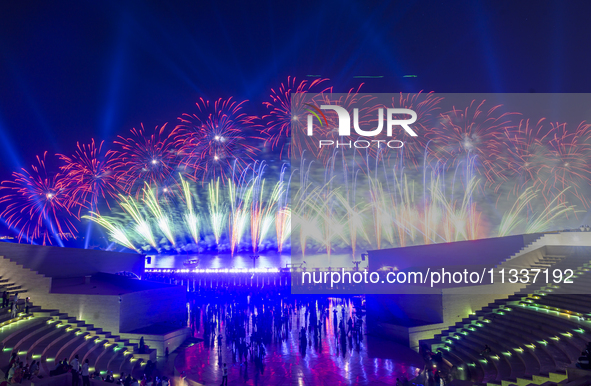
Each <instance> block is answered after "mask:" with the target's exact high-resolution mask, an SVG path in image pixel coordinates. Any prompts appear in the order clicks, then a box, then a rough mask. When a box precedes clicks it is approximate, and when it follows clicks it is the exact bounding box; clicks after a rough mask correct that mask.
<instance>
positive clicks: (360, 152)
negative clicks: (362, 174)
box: [314, 83, 385, 171]
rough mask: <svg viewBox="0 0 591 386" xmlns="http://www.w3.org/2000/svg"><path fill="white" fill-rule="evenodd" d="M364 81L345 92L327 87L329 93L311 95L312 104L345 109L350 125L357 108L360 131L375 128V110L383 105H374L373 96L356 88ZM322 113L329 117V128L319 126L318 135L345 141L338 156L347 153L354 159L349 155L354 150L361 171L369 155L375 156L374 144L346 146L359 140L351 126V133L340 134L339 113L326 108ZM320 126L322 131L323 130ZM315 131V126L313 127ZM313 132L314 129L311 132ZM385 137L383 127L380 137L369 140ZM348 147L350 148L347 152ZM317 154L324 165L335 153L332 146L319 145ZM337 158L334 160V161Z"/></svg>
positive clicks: (316, 143) (370, 156) (315, 142)
mask: <svg viewBox="0 0 591 386" xmlns="http://www.w3.org/2000/svg"><path fill="white" fill-rule="evenodd" d="M362 86H363V83H362V84H360V85H359V87H357V89H351V90H349V92H348V93H342V94H341V93H334V94H333V93H332V89H329V90H328V92H323V93H322V94H319V95H317V96H316V97H315V98H314V104H316V105H335V106H340V107H343V108H344V109H345V110H347V111H348V112H349V115H350V117H351V119H352V120H351V125H353V124H354V120H355V116H354V109H358V117H357V122H358V124H359V128H360V129H362V130H365V131H367V130H371V129H370V128H369V127H371V128H372V129H373V128H375V126H376V124H377V121H378V116H379V115H378V110H379V108H381V107H383V106H382V105H379V104H377V102H376V98H375V97H374V96H372V95H369V94H362V93H360V92H359V91H360V90H361V87H362ZM324 114H325V116H326V117H327V120H328V127H326V128H320V129H321V132H322V134H321V136H322V139H324V140H330V141H333V142H334V143H337V142H338V143H342V144H345V147H341V148H339V152H338V153H340V154H341V155H349V157H348V158H350V159H351V158H353V157H351V156H350V155H351V154H352V153H351V151H354V152H355V153H357V154H356V155H355V160H356V163H357V164H358V165H359V166H361V168H362V170H364V171H365V170H367V169H366V167H367V166H368V161H369V159H370V158H372V159H375V157H376V156H377V155H378V153H379V152H378V149H377V148H376V147H369V148H367V149H366V148H362V147H359V148H356V147H349V146H348V144H349V143H351V144H352V143H353V142H355V141H356V140H358V139H361V138H360V137H359V135H358V134H357V132H356V131H355V130H354V129H352V130H351V134H350V135H348V136H340V134H339V120H338V114H336V113H335V112H334V111H331V110H327V111H325V112H324ZM322 129H323V130H322ZM315 130H316V128H315ZM314 133H316V131H315V132H314ZM382 137H384V138H385V130H382V136H381V137H379V138H378V137H372V138H371V139H372V140H375V139H382ZM314 145H315V146H316V147H317V146H318V141H317V140H316V141H314ZM348 149H351V151H346V150H348ZM316 152H317V157H318V158H319V159H320V160H321V161H322V163H323V164H326V163H327V162H329V161H330V160H331V159H333V158H334V157H333V156H334V155H335V154H336V153H335V148H334V147H322V148H320V149H317V150H316ZM335 161H336V160H335Z"/></svg>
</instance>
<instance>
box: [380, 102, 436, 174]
mask: <svg viewBox="0 0 591 386" xmlns="http://www.w3.org/2000/svg"><path fill="white" fill-rule="evenodd" d="M442 100H443V98H442V97H438V96H435V95H434V94H433V93H422V92H419V93H414V94H403V93H400V95H399V96H398V97H395V98H394V97H393V98H392V106H391V107H393V108H402V109H410V110H413V111H414V112H415V113H416V114H417V120H416V122H415V123H414V124H413V130H415V131H416V132H417V134H418V136H417V137H410V136H406V137H405V138H404V147H403V148H402V149H401V151H399V152H394V154H395V155H396V159H397V161H398V166H399V167H411V166H412V167H413V168H418V167H419V165H421V164H422V161H424V159H423V158H424V157H426V156H427V155H429V154H431V153H429V145H428V144H429V140H431V139H432V138H434V137H435V136H434V133H433V130H434V128H435V126H436V125H435V119H436V118H437V117H438V110H439V109H440V107H439V103H440V102H441V101H442ZM390 153H392V152H390ZM388 158H389V159H390V157H388Z"/></svg>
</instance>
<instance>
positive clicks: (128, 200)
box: [119, 195, 156, 248]
mask: <svg viewBox="0 0 591 386" xmlns="http://www.w3.org/2000/svg"><path fill="white" fill-rule="evenodd" d="M119 198H120V202H119V205H121V208H123V210H124V211H125V212H126V213H127V214H129V215H130V216H131V217H132V218H133V221H134V222H135V227H134V228H135V231H136V233H137V234H138V235H139V236H140V237H141V238H142V239H143V240H144V241H146V242H147V243H148V244H150V245H151V246H152V247H153V248H156V241H155V240H154V234H153V233H152V228H151V227H150V223H149V222H148V220H146V219H145V217H144V215H143V213H142V210H141V209H140V206H139V204H138V203H137V201H135V200H134V199H133V197H125V196H123V195H119Z"/></svg>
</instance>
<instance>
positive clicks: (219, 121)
mask: <svg viewBox="0 0 591 386" xmlns="http://www.w3.org/2000/svg"><path fill="white" fill-rule="evenodd" d="M245 102H246V101H244V102H240V103H238V102H236V101H233V100H232V98H230V99H221V98H220V99H218V100H217V101H215V102H213V103H212V102H210V101H206V100H204V99H200V100H199V102H197V104H196V105H197V109H198V112H197V113H195V114H183V115H182V116H181V117H180V118H179V120H180V124H179V125H178V126H177V128H176V129H177V130H178V136H177V142H176V143H177V145H178V148H179V151H180V154H181V155H182V161H181V162H182V164H183V165H184V166H185V167H187V168H189V169H190V170H191V171H192V176H193V178H194V179H195V180H201V181H204V182H205V181H207V180H208V179H210V178H211V179H216V178H221V179H222V181H225V180H226V179H227V178H228V177H229V176H230V175H231V173H232V170H233V169H234V168H235V169H237V170H239V171H240V170H243V169H244V168H245V167H246V165H247V164H248V163H249V162H252V161H254V157H255V156H256V154H257V148H256V147H255V146H252V145H251V144H250V142H251V141H249V140H250V139H252V137H251V136H250V135H248V134H246V132H247V131H248V130H249V129H250V128H251V127H252V126H253V123H252V122H253V118H252V117H249V116H247V115H246V114H245V113H243V112H242V107H243V104H244V103H245Z"/></svg>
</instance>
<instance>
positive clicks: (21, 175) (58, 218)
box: [0, 153, 76, 245]
mask: <svg viewBox="0 0 591 386" xmlns="http://www.w3.org/2000/svg"><path fill="white" fill-rule="evenodd" d="M46 154H47V153H44V154H43V157H39V156H38V157H37V164H35V165H32V166H31V170H30V171H29V170H27V169H24V168H23V169H22V170H21V171H20V172H14V173H13V174H12V176H13V179H12V180H9V181H3V182H2V186H1V187H0V189H2V190H4V192H5V193H4V195H2V197H1V198H0V204H4V205H5V208H4V210H3V211H2V213H0V215H1V216H2V217H4V218H5V219H6V223H7V224H8V226H10V227H13V228H15V229H17V230H19V234H18V240H19V241H20V240H21V239H22V238H23V237H24V238H25V239H28V240H30V241H31V242H33V241H34V240H35V239H42V242H43V244H44V245H45V244H46V243H47V242H49V244H52V242H51V239H52V238H59V239H69V238H73V237H74V235H75V234H76V228H75V227H74V225H73V224H72V222H71V221H70V220H69V219H68V217H70V216H71V212H70V209H69V207H68V202H69V200H68V196H67V195H66V194H65V189H64V182H63V180H62V176H61V175H60V174H56V175H53V176H51V175H49V174H48V173H47V170H46V168H45V156H46Z"/></svg>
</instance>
